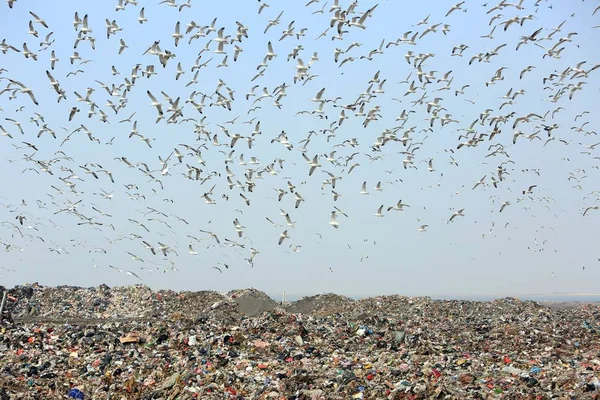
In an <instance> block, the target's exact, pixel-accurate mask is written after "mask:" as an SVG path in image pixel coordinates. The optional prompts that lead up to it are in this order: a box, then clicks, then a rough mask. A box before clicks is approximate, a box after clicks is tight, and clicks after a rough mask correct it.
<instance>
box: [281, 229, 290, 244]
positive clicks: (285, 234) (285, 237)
mask: <svg viewBox="0 0 600 400" xmlns="http://www.w3.org/2000/svg"><path fill="white" fill-rule="evenodd" d="M289 238H290V237H289V235H288V231H287V229H286V230H285V231H283V232H282V233H281V235H279V245H281V243H283V241H284V240H285V239H289Z"/></svg>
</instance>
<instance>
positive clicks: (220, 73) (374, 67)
mask: <svg viewBox="0 0 600 400" xmlns="http://www.w3.org/2000/svg"><path fill="white" fill-rule="evenodd" d="M267 1H269V0H267ZM200 3H201V2H199V1H194V0H187V2H177V0H163V1H160V2H158V1H157V0H154V1H152V2H150V1H143V0H118V2H117V4H116V5H115V6H114V11H112V12H111V15H105V16H101V15H94V14H93V13H92V12H89V13H88V12H85V11H76V10H72V13H71V14H70V15H72V17H73V20H72V25H68V24H67V25H66V26H65V23H64V21H58V20H56V19H57V18H58V16H57V15H58V14H53V15H50V16H45V15H43V14H42V12H40V11H36V10H29V9H28V7H30V6H31V4H32V3H31V2H28V1H26V0H7V7H5V8H3V11H2V15H3V21H6V20H7V19H9V18H11V13H15V12H16V11H17V10H18V9H19V8H21V9H25V10H26V11H27V14H19V15H27V17H28V18H29V19H28V20H27V19H22V18H21V17H18V18H16V19H13V20H11V22H10V24H11V29H10V30H7V29H4V30H3V33H2V34H3V35H9V34H10V35H12V36H8V37H2V38H1V42H0V59H1V60H2V62H0V66H1V67H2V68H0V134H1V135H2V137H1V138H0V139H2V141H1V142H0V146H1V150H0V153H1V154H3V155H10V156H9V158H5V159H3V160H1V161H0V163H2V165H3V170H4V171H9V170H14V171H17V170H18V171H19V172H20V173H21V174H20V175H16V174H13V175H11V176H4V180H5V181H4V183H5V188H7V187H8V186H7V185H10V187H14V188H18V189H17V190H15V191H14V192H13V193H11V192H10V191H8V190H5V191H3V193H2V197H1V198H0V205H2V207H1V208H0V220H1V222H0V226H1V229H2V230H0V242H1V244H2V249H3V250H4V251H6V252H10V253H14V254H17V255H18V257H17V258H15V259H14V260H15V262H16V260H17V259H18V258H19V257H20V258H21V260H23V257H24V253H26V252H29V251H31V249H37V250H36V251H37V252H38V253H39V252H43V254H46V255H48V257H49V256H50V255H49V254H51V253H54V254H55V255H56V256H59V257H62V258H63V259H66V258H69V257H74V256H73V255H72V254H71V252H73V251H75V250H74V249H78V250H77V251H79V252H80V253H82V254H87V255H88V257H89V259H90V262H91V263H92V265H93V266H94V267H99V266H102V267H107V268H112V269H114V270H116V271H119V272H122V273H126V274H128V275H130V276H132V277H134V278H135V279H139V280H144V276H145V275H144V274H146V273H149V272H153V271H160V272H169V271H178V270H179V268H180V267H184V266H185V267H186V268H191V267H192V264H191V263H192V261H189V259H185V260H184V261H182V260H183V257H181V258H180V256H183V255H184V254H181V255H180V253H188V254H189V256H190V257H192V259H194V258H195V259H196V260H198V259H200V260H202V257H204V255H205V254H207V252H209V251H211V250H212V249H217V252H218V253H219V254H218V255H217V256H216V258H215V260H214V261H210V262H207V261H206V260H204V261H198V262H197V263H198V264H199V265H201V268H207V269H208V268H214V269H215V270H217V271H218V272H220V273H227V272H228V271H227V270H228V269H229V268H232V269H233V268H242V267H244V264H247V265H249V266H250V267H254V266H255V264H259V263H261V262H263V261H266V260H268V259H269V258H276V257H277V256H276V255H274V252H275V251H277V250H283V251H284V252H286V253H288V254H290V255H293V254H294V253H299V252H300V251H301V249H302V247H303V246H304V247H305V248H307V247H310V248H311V251H314V252H318V251H325V250H318V249H317V248H316V247H315V245H314V243H313V242H317V243H322V242H324V241H329V242H331V243H335V242H336V241H341V240H354V241H355V242H356V243H354V242H353V243H344V247H346V246H347V248H348V250H350V251H352V250H353V248H356V247H358V246H359V245H361V246H362V247H361V250H360V251H361V254H360V262H368V261H367V260H368V258H369V250H368V248H367V247H366V246H367V244H368V245H369V246H371V249H372V248H373V247H372V246H376V245H377V241H378V240H379V238H378V237H374V236H373V235H371V234H370V233H369V231H368V230H366V229H365V230H364V231H361V227H362V226H366V224H368V223H369V222H366V221H368V219H369V218H373V217H378V218H383V217H388V215H389V214H392V213H394V214H395V215H399V214H402V217H400V218H396V217H391V218H389V217H388V218H387V219H386V220H387V221H388V224H389V226H390V228H389V230H388V231H387V232H388V233H389V234H391V235H394V234H397V232H398V231H399V230H400V229H404V228H406V229H407V230H410V232H412V233H414V234H415V235H428V233H425V232H430V231H432V230H439V229H447V232H451V231H452V229H454V228H456V225H457V224H463V223H464V222H465V220H467V219H469V214H470V213H473V214H472V215H477V216H478V218H483V217H482V216H481V215H482V214H483V213H484V212H485V213H486V214H489V213H492V214H493V215H494V218H496V217H497V216H498V215H500V214H496V213H502V214H501V216H502V217H504V218H506V219H503V220H502V222H500V220H497V221H490V223H491V225H490V227H489V232H488V229H487V228H483V229H485V232H483V233H482V237H486V235H487V237H491V236H493V235H497V234H498V233H497V229H498V228H499V227H500V226H501V225H503V226H504V228H507V227H508V226H509V224H510V223H512V224H513V225H514V224H518V222H519V221H518V219H519V218H520V217H518V214H517V213H514V214H513V216H512V217H511V216H510V213H511V212H513V211H511V210H512V209H514V208H515V207H519V208H522V209H523V210H525V211H526V212H529V213H533V212H534V210H535V209H536V208H547V209H551V208H552V209H553V211H552V213H554V212H557V211H555V210H556V209H557V208H559V207H564V208H566V209H567V210H565V212H569V213H571V212H572V213H576V214H577V218H584V217H585V218H600V212H598V213H597V215H595V214H596V212H597V211H600V201H599V200H600V192H599V191H592V190H586V189H584V183H585V182H590V183H592V180H593V179H594V178H593V174H595V173H597V171H596V170H598V168H599V167H600V154H598V153H597V152H596V150H597V147H598V146H599V145H600V140H598V138H597V132H596V131H595V130H594V123H597V121H598V120H597V119H596V120H594V118H597V115H594V108H595V106H594V105H593V103H590V102H589V101H586V100H585V99H586V98H591V99H593V98H595V97H596V96H597V94H598V89H599V85H598V83H599V82H600V79H599V76H600V64H598V61H597V60H596V61H594V60H593V58H594V57H596V58H597V52H596V51H595V50H594V48H593V46H595V45H596V43H595V42H593V43H591V47H589V48H587V49H585V48H584V45H585V42H584V41H583V40H581V36H582V35H581V34H580V33H581V32H582V31H584V30H585V31H590V30H592V32H593V34H594V35H596V36H597V35H600V29H598V28H600V25H595V26H594V25H592V26H583V25H582V23H581V22H580V21H581V18H583V17H582V16H580V15H578V13H582V12H585V13H589V15H586V16H585V19H586V20H587V19H589V18H590V16H591V17H592V18H596V20H597V21H598V24H600V3H598V2H593V1H590V0H588V1H583V2H582V4H577V7H578V10H577V13H573V14H571V15H566V14H565V15H560V16H558V17H556V15H555V14H553V12H554V7H555V6H554V5H553V3H552V2H551V1H548V0H520V1H515V2H513V3H511V2H509V1H508V0H501V1H500V2H498V3H496V4H493V3H491V2H489V3H485V4H482V3H478V2H475V1H461V2H459V3H457V4H454V5H449V6H447V7H443V6H442V3H443V2H440V3H439V4H438V3H437V2H436V3H435V7H434V6H433V3H432V7H431V14H430V15H426V16H425V15H424V16H423V17H424V18H423V19H421V20H415V21H414V22H413V23H412V24H410V25H409V26H407V27H406V29H403V28H402V27H401V26H399V25H398V24H396V23H395V20H394V18H390V17H389V15H390V14H394V13H396V12H397V11H398V6H397V5H394V4H390V3H394V2H383V3H382V4H377V3H374V2H367V3H368V4H367V5H363V4H362V2H359V1H357V0H354V1H349V0H328V1H326V0H310V1H308V2H307V3H306V4H305V5H304V4H303V5H302V6H301V7H296V8H300V9H301V10H300V11H301V13H300V11H298V12H296V11H294V12H290V11H288V10H287V9H286V7H288V5H287V4H286V3H285V2H276V1H274V0H273V2H272V4H267V2H266V1H265V0H259V1H256V2H255V5H254V6H253V7H255V10H254V12H255V13H256V14H255V15H254V16H247V18H252V19H253V21H255V20H258V21H263V22H262V23H261V25H258V23H253V24H249V23H246V22H244V21H243V20H235V21H234V23H229V22H227V23H225V21H224V19H226V18H227V13H228V12H229V10H226V11H224V12H223V15H222V16H217V17H212V16H211V17H210V18H205V15H206V13H205V11H203V9H202V8H203V7H204V6H203V5H201V4H200ZM574 3H575V2H573V4H574ZM562 6H563V7H565V5H564V4H563V5H562ZM386 7H388V9H386ZM390 7H391V8H392V9H393V10H395V11H394V12H392V11H390ZM573 7H575V6H574V5H573ZM567 8H568V7H567ZM579 8H581V9H579ZM60 12H61V13H63V12H64V11H63V10H61V11H60ZM386 13H389V14H388V16H387V17H386ZM542 14H544V15H550V16H552V18H551V17H539V16H540V15H542ZM70 18H71V17H70V16H69V19H70ZM553 18H561V21H560V22H559V23H557V24H555V25H552V26H546V25H545V24H547V21H548V20H553ZM474 19H477V20H478V21H479V22H476V23H474V22H473V21H474ZM159 20H160V24H161V26H163V25H164V26H166V25H168V26H169V28H168V29H170V30H171V32H172V33H171V34H170V36H169V35H166V36H165V35H158V34H157V33H156V32H157V29H151V27H152V26H154V27H156V25H151V24H152V23H153V22H154V21H157V23H158V21H159ZM481 21H483V22H481ZM577 21H579V22H577ZM103 24H104V25H103ZM149 25H150V26H151V27H149V28H148V29H146V27H148V26H149ZM374 25H376V26H378V27H379V28H384V29H385V30H384V32H385V34H386V35H387V36H392V37H386V38H382V37H374V36H373V34H372V31H373V30H374V28H373V26H374ZM481 26H485V27H486V29H489V31H487V32H478V31H476V29H479V28H480V27H481ZM129 27H131V28H129ZM459 27H460V29H461V30H469V29H471V30H472V32H469V33H468V35H467V36H461V38H462V39H465V38H472V42H465V43H461V42H457V41H456V39H455V37H456V35H455V32H454V31H455V30H459V29H458V28H459ZM134 28H135V29H136V30H135V32H134V31H133V29H134ZM377 32H380V31H377ZM155 35H156V36H160V37H155ZM23 37H25V38H26V40H25V41H23V40H22V38H23ZM18 38H20V39H18ZM69 38H70V39H69ZM61 41H65V43H61ZM361 41H362V42H365V43H366V42H372V43H373V44H374V45H373V48H370V47H368V46H370V45H368V44H363V43H362V42H361ZM134 42H135V44H134ZM580 46H581V47H580ZM137 47H140V48H139V49H138V48H137ZM583 56H586V57H590V59H585V58H584V57H583ZM385 57H387V58H385ZM191 60H194V61H191ZM438 60H439V61H438ZM448 60H451V62H452V63H455V64H452V65H458V66H459V68H458V67H454V68H450V67H448V65H449V61H448ZM503 63H504V65H503ZM17 66H19V67H17ZM232 71H233V72H232ZM487 71H489V73H488V72H487ZM273 82H277V84H275V83H273ZM586 92H588V93H586ZM307 93H310V94H309V95H308V96H307ZM586 96H588V97H586ZM586 106H587V108H586ZM559 147H561V148H565V149H567V148H569V149H574V150H572V151H570V152H569V156H565V157H564V158H563V159H562V160H561V161H562V166H561V167H560V168H557V167H556V165H549V164H551V163H550V161H548V160H547V159H546V160H545V159H544V154H545V153H546V152H548V151H556V152H562V151H563V150H560V149H559V150H556V149H557V148H559ZM565 151H566V150H565ZM520 160H523V161H520ZM521 163H522V164H523V166H521V165H520V164H521ZM525 164H526V165H525ZM534 166H535V167H534ZM547 167H548V168H549V169H551V170H552V172H549V174H552V175H554V177H550V176H548V175H546V177H545V173H546V172H545V169H546V168H547ZM454 171H457V172H454ZM556 171H560V172H561V173H562V176H558V175H556V173H557V172H556ZM471 174H475V175H477V178H476V179H475V180H472V179H471ZM3 175H4V174H3ZM8 175H10V174H8ZM451 175H452V176H453V178H451V181H450V182H448V183H446V180H448V179H450V178H448V176H451ZM588 175H589V176H590V177H591V178H587V176H588ZM555 181H560V182H561V184H566V188H567V189H568V190H572V191H575V192H578V193H581V196H582V198H581V200H580V202H575V201H573V200H565V201H564V203H563V204H560V205H555V203H557V202H558V200H557V199H555V198H554V197H553V196H552V195H549V194H548V193H549V190H550V189H549V188H546V187H545V186H547V185H550V184H553V183H555ZM411 182H412V183H411ZM457 183H458V185H457ZM446 185H447V186H448V187H449V188H450V189H449V190H451V191H452V193H451V194H450V196H448V197H452V201H451V199H450V198H448V199H444V198H442V196H443V195H442V194H441V193H440V192H438V193H434V194H426V192H427V191H428V190H429V191H434V190H438V189H439V188H442V187H444V186H446ZM385 193H388V194H387V195H386V194H385ZM479 193H483V194H481V195H480V194H479ZM389 196H394V198H391V199H390V197H389ZM461 196H479V197H477V198H476V199H475V200H472V201H471V203H470V205H471V209H469V207H468V206H466V205H465V206H461V205H460V203H461V202H460V198H461ZM425 197H428V198H433V203H432V204H433V205H434V206H436V207H438V209H439V210H438V211H437V212H441V213H443V215H442V217H433V215H434V212H433V210H432V209H431V207H432V206H428V207H429V208H428V207H425V202H426V201H425V199H424V198H425ZM371 199H373V200H372V201H375V203H370V202H371ZM457 199H458V200H457ZM482 200H483V201H482ZM427 201H428V202H429V203H431V201H432V200H431V199H428V200H427ZM450 202H451V203H452V204H453V205H455V206H454V207H452V208H451V209H448V206H447V204H450ZM429 203H428V204H429ZM464 203H467V204H469V203H468V201H467V200H465V201H464ZM371 207H372V208H371ZM553 207H554V208H553ZM350 208H351V209H352V210H353V211H352V212H350V211H348V209H350ZM213 210H218V211H213ZM323 210H326V211H325V212H323ZM482 210H483V211H482ZM300 212H303V213H304V214H303V216H304V217H303V219H302V220H300V218H297V216H298V215H299V214H298V213H300ZM507 214H509V216H507ZM409 218H410V219H409ZM556 218H558V216H557V217H556ZM351 219H357V221H358V222H357V223H356V225H353V228H352V230H353V231H352V232H349V233H347V235H350V236H341V235H340V233H341V232H342V231H343V230H344V228H345V225H350V220H351ZM374 219H377V218H374ZM57 221H58V222H57ZM259 224H260V226H258V225H259ZM302 227H304V228H302ZM298 228H301V229H304V230H303V231H300V230H298ZM448 229H449V230H448ZM310 230H312V232H309V231H310ZM510 234H514V232H513V233H507V234H506V235H510ZM386 235H387V234H386ZM365 236H366V238H364V237H365ZM341 238H343V239H341ZM349 238H350V239H349ZM356 238H358V239H356ZM61 239H63V240H62V242H61ZM451 239H452V238H451ZM546 241H547V240H543V239H539V240H538V239H537V238H536V239H534V241H533V243H532V244H529V246H528V248H529V250H531V251H536V252H541V251H543V249H544V248H545V245H546ZM57 242H59V243H57ZM309 242H310V243H313V244H311V245H309ZM371 243H372V244H371ZM371 251H375V250H371ZM390 251H391V250H390ZM389 254H391V252H390V253H389ZM384 256H385V253H384ZM100 257H105V258H106V259H107V260H108V261H106V262H100V263H98V262H97V260H98V259H99V258H100ZM119 257H121V258H120V259H119ZM277 260H278V261H268V262H269V263H270V264H271V265H273V264H275V263H279V264H282V263H285V259H281V258H279V259H277ZM389 261H390V262H391V260H389ZM77 262H79V263H81V260H78V261H77ZM336 267H337V266H336ZM0 268H2V270H0V273H2V272H3V271H4V272H7V271H12V270H14V269H15V268H16V265H15V263H13V264H11V265H6V264H3V265H1V266H0ZM340 268H342V266H340ZM583 268H584V269H585V267H583ZM329 270H330V271H333V269H332V268H331V267H330V268H329ZM552 274H553V276H554V272H553V273H552Z"/></svg>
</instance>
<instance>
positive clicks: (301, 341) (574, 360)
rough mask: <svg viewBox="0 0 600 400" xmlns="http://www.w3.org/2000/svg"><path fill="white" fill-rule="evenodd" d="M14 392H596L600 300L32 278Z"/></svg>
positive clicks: (5, 342)
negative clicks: (73, 283) (280, 299)
mask: <svg viewBox="0 0 600 400" xmlns="http://www.w3.org/2000/svg"><path fill="white" fill-rule="evenodd" d="M8 295H9V296H8V301H7V309H8V311H9V312H10V313H11V314H12V316H13V319H14V323H11V322H10V321H4V322H3V323H2V325H1V326H0V360H1V361H0V399H7V398H8V399H53V398H77V399H80V398H85V399H96V398H102V399H119V400H120V399H165V400H166V399H175V398H177V399H196V398H197V399H428V398H439V399H492V398H520V399H538V398H539V399H550V398H557V399H574V398H577V399H588V398H589V399H592V398H598V397H600V329H599V328H598V326H599V324H600V305H598V304H587V305H580V306H578V307H575V308H565V307H561V308H550V307H548V306H546V305H542V304H539V303H536V302H532V301H520V300H517V299H512V298H506V299H499V300H495V301H490V302H476V301H464V300H455V301H441V300H432V299H430V298H426V297H419V298H409V297H403V296H378V297H373V298H367V299H360V300H352V299H349V298H345V297H343V296H337V295H332V294H327V295H317V296H311V297H306V298H304V299H301V300H298V301H296V302H290V303H288V304H285V305H284V306H283V307H282V306H280V305H279V304H278V303H277V302H275V301H274V300H272V299H270V298H269V297H268V296H267V295H266V294H264V293H262V292H260V291H258V290H255V289H248V290H236V291H231V292H229V293H226V294H219V293H216V292H209V291H205V292H174V291H156V292H154V291H152V290H150V289H149V288H147V287H144V286H132V287H115V288H108V287H106V286H101V287H97V288H88V289H84V288H74V287H66V286H63V287H55V288H51V287H42V286H39V285H26V286H19V287H15V288H13V289H10V290H9V291H8Z"/></svg>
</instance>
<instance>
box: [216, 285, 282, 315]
mask: <svg viewBox="0 0 600 400" xmlns="http://www.w3.org/2000/svg"><path fill="white" fill-rule="evenodd" d="M227 295H228V296H229V297H230V298H231V299H232V300H234V301H235V303H236V305H237V309H238V311H239V312H240V313H242V314H244V315H248V316H251V317H253V316H257V315H261V314H262V313H263V312H265V311H271V310H273V309H275V308H277V307H279V303H277V302H276V301H275V300H273V299H272V298H270V297H269V296H268V295H267V294H266V293H264V292H261V291H260V290H256V289H244V290H232V291H231V292H229V293H228V294H227Z"/></svg>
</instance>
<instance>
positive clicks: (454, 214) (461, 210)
mask: <svg viewBox="0 0 600 400" xmlns="http://www.w3.org/2000/svg"><path fill="white" fill-rule="evenodd" d="M464 211H465V209H464V208H463V209H460V210H458V211H456V212H455V213H453V214H452V216H450V219H449V220H448V223H450V222H452V220H453V219H454V218H456V217H464V216H465V215H464V214H463V212H464Z"/></svg>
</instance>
